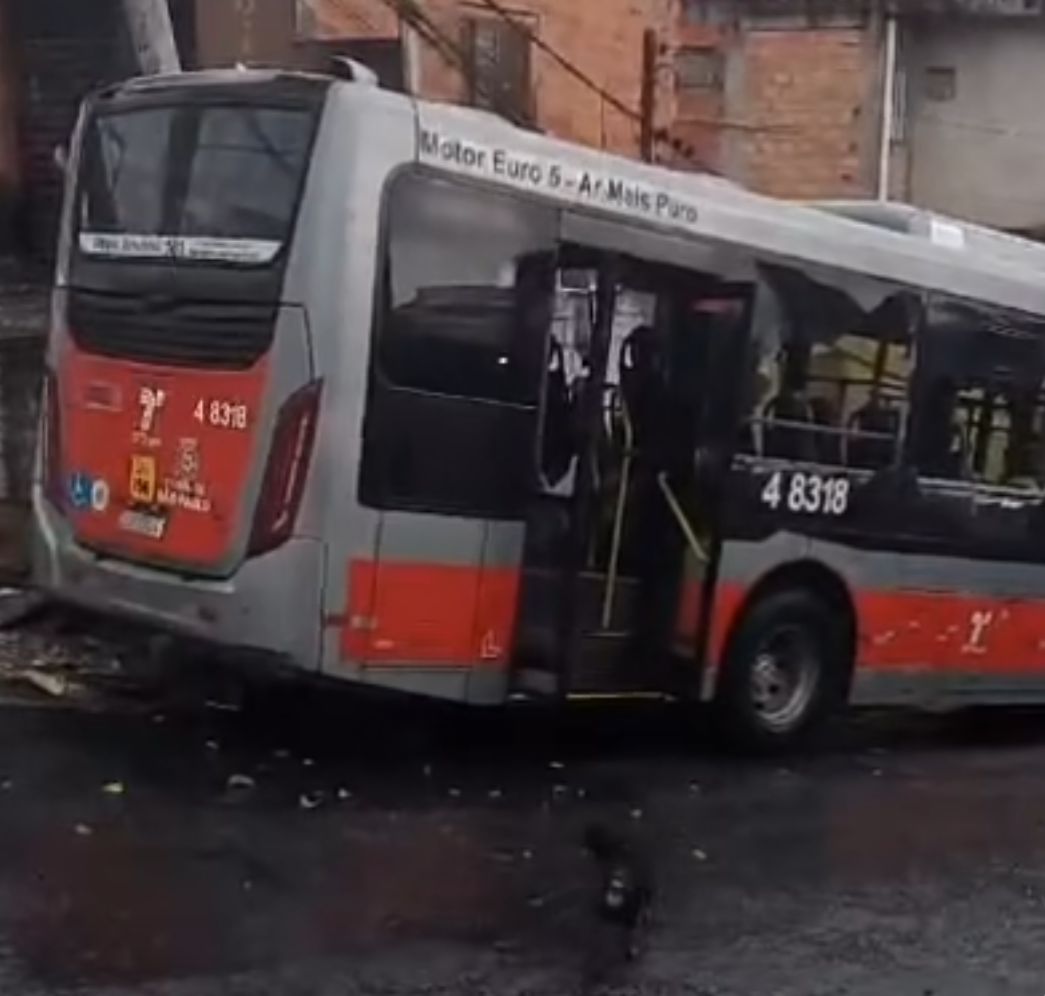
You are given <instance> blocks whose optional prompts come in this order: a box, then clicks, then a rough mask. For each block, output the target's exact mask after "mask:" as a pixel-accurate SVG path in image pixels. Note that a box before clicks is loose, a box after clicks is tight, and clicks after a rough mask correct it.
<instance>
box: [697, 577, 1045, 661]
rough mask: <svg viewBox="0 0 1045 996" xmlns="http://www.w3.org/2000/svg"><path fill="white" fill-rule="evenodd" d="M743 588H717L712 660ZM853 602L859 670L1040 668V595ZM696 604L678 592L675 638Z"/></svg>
mask: <svg viewBox="0 0 1045 996" xmlns="http://www.w3.org/2000/svg"><path fill="white" fill-rule="evenodd" d="M747 591H748V589H747V588H746V587H745V586H743V585H739V584H723V585H721V586H720V587H719V590H718V592H717V594H716V596H715V608H714V615H713V617H712V620H711V641H710V646H709V650H710V659H711V661H712V662H719V661H721V660H722V657H723V655H724V653H725V649H726V641H727V639H728V638H729V634H730V632H731V631H732V629H733V626H734V625H735V623H736V621H737V619H738V616H739V613H740V611H741V609H742V608H743V603H744V599H745V597H746V595H747ZM854 600H855V602H856V611H857V618H858V647H857V660H858V663H859V666H861V667H865V668H875V669H887V668H909V667H919V668H926V669H930V670H933V669H935V670H961V671H965V672H968V671H983V672H987V673H989V672H991V671H999V672H1005V673H1008V674H1012V673H1013V672H1019V671H1028V672H1035V671H1041V672H1043V673H1045V598H1043V599H1040V600H1038V599H1004V598H992V597H990V596H977V595H968V594H949V593H946V592H910V591H907V592H904V591H858V592H855V593H854ZM698 604H699V603H698V602H697V600H696V595H695V594H693V593H686V594H684V597H683V599H682V603H681V607H680V614H679V638H680V639H685V638H689V639H690V640H692V639H693V638H694V637H695V634H696V622H697V620H698V615H699V608H698V612H697V614H694V611H693V606H695V605H698Z"/></svg>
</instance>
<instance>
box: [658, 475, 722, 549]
mask: <svg viewBox="0 0 1045 996" xmlns="http://www.w3.org/2000/svg"><path fill="white" fill-rule="evenodd" d="M657 486H658V487H659V488H660V490H661V493H662V494H663V495H664V500H665V501H666V502H667V503H668V508H670V509H671V514H672V515H674V516H675V521H676V522H677V523H678V527H679V529H681V530H682V535H683V536H685V537H686V543H687V544H688V545H689V548H690V551H691V552H692V553H693V556H694V557H696V558H697V560H698V561H699V562H700V563H702V564H708V563H710V562H711V557H710V556H709V555H708V552H707V550H705V549H704V544H703V543H701V542H700V539H699V537H698V536H697V534H696V532H695V531H694V529H693V526H692V525H690V522H689V519H687V518H686V513H685V511H684V510H683V508H682V504H681V503H680V502H679V500H678V498H677V497H676V496H675V492H674V491H673V490H672V488H671V485H670V484H669V483H668V475H667V474H665V473H660V474H658V475H657Z"/></svg>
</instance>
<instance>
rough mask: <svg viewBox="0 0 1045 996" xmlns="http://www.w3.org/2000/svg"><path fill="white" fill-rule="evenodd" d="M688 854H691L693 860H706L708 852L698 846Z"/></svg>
mask: <svg viewBox="0 0 1045 996" xmlns="http://www.w3.org/2000/svg"><path fill="white" fill-rule="evenodd" d="M690 854H692V855H693V860H694V861H707V859H708V852H707V851H702V850H701V849H700V848H699V847H694V848H693V850H692V851H690Z"/></svg>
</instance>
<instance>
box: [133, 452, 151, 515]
mask: <svg viewBox="0 0 1045 996" xmlns="http://www.w3.org/2000/svg"><path fill="white" fill-rule="evenodd" d="M128 487H129V490H130V494H131V500H132V501H136V502H141V504H143V505H151V504H152V503H153V502H154V501H155V500H156V458H155V457H151V456H133V457H131V479H130V483H129V485H128Z"/></svg>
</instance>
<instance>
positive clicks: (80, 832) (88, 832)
mask: <svg viewBox="0 0 1045 996" xmlns="http://www.w3.org/2000/svg"><path fill="white" fill-rule="evenodd" d="M73 832H74V833H75V834H76V836H77V837H91V836H93V834H94V830H92V829H91V828H90V827H89V826H88V825H87V824H86V823H77V824H76V826H75V827H73Z"/></svg>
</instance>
